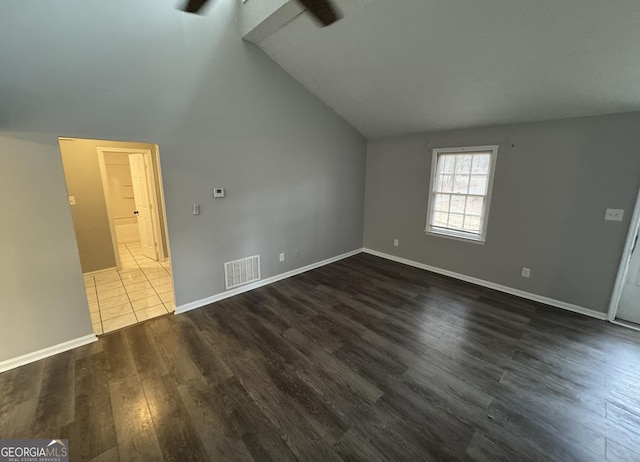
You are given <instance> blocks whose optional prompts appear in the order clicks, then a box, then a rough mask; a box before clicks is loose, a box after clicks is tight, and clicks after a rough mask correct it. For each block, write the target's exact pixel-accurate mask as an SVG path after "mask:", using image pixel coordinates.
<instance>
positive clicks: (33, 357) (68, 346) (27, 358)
mask: <svg viewBox="0 0 640 462" xmlns="http://www.w3.org/2000/svg"><path fill="white" fill-rule="evenodd" d="M97 340H98V337H96V335H95V334H90V335H85V336H84V337H80V338H76V339H73V340H69V341H68V342H64V343H59V344H57V345H53V346H50V347H47V348H43V349H42V350H38V351H34V352H33V353H27V354H26V355H22V356H18V357H17V358H12V359H7V360H5V361H2V362H0V373H1V372H5V371H8V370H10V369H15V368H16V367H20V366H24V365H25V364H29V363H32V362H34V361H39V360H41V359H44V358H48V357H49V356H53V355H57V354H58V353H64V352H65V351H69V350H73V349H74V348H78V347H81V346H83V345H87V344H89V343H92V342H95V341H97Z"/></svg>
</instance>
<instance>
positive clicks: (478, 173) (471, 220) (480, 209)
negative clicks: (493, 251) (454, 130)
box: [425, 146, 498, 243]
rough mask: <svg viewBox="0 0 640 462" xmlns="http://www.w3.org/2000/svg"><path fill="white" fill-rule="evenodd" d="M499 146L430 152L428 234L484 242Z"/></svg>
mask: <svg viewBox="0 0 640 462" xmlns="http://www.w3.org/2000/svg"><path fill="white" fill-rule="evenodd" d="M497 155H498V146H474V147H466V148H445V149H434V150H433V164H432V167H431V187H430V188H429V209H428V211H427V229H426V230H425V232H427V233H429V234H437V235H442V236H448V237H453V238H459V239H465V240H471V241H476V242H480V243H484V241H485V236H486V233H487V218H488V216H489V201H490V200H491V187H492V185H493V170H494V168H495V164H496V156H497Z"/></svg>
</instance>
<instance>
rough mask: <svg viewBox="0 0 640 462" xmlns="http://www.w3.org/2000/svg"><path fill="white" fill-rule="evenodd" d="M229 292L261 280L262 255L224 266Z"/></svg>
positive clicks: (229, 262) (227, 263) (231, 262)
mask: <svg viewBox="0 0 640 462" xmlns="http://www.w3.org/2000/svg"><path fill="white" fill-rule="evenodd" d="M224 278H225V281H226V286H227V290H229V289H233V288H234V287H238V286H243V285H245V284H249V283H250V282H254V281H259V280H260V255H254V256H253V257H247V258H242V259H240V260H235V261H228V262H226V263H225V264H224Z"/></svg>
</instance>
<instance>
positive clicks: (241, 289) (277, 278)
mask: <svg viewBox="0 0 640 462" xmlns="http://www.w3.org/2000/svg"><path fill="white" fill-rule="evenodd" d="M362 252H363V249H356V250H352V251H351V252H347V253H343V254H341V255H337V256H335V257H331V258H327V259H326V260H322V261H319V262H316V263H312V264H310V265H307V266H303V267H302V268H297V269H294V270H291V271H287V272H286V273H282V274H278V275H276V276H271V277H270V278H266V279H262V280H260V281H258V282H254V283H252V284H247V285H246V286H242V287H237V288H235V289H232V290H227V291H226V292H222V293H219V294H216V295H212V296H210V297H207V298H203V299H201V300H196V301H194V302H189V303H185V304H184V305H180V306H178V307H176V311H175V313H176V314H181V313H186V312H187V311H191V310H195V309H196V308H202V307H203V306H206V305H210V304H211V303H215V302H218V301H220V300H224V299H225V298H230V297H233V296H236V295H240V294H242V293H244V292H249V291H250V290H253V289H257V288H258V287H263V286H266V285H269V284H273V283H274V282H278V281H281V280H283V279H287V278H290V277H292V276H295V275H297V274H301V273H305V272H307V271H310V270H312V269H316V268H320V267H321V266H325V265H328V264H330V263H334V262H337V261H339V260H343V259H345V258H349V257H352V256H354V255H358V254H359V253H362Z"/></svg>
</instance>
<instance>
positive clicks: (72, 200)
mask: <svg viewBox="0 0 640 462" xmlns="http://www.w3.org/2000/svg"><path fill="white" fill-rule="evenodd" d="M69 205H76V196H69Z"/></svg>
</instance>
